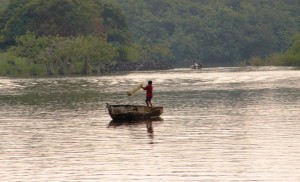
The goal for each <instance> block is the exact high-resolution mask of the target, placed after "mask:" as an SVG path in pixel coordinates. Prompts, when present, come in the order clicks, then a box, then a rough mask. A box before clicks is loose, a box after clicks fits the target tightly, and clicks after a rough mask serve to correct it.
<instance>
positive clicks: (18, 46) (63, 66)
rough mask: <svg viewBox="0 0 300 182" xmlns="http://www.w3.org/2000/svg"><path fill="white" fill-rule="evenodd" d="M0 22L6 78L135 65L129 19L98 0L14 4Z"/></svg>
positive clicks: (0, 64)
mask: <svg viewBox="0 0 300 182" xmlns="http://www.w3.org/2000/svg"><path fill="white" fill-rule="evenodd" d="M1 14H2V16H1V18H0V31H1V32H0V46H1V49H2V50H5V52H4V53H2V54H1V55H0V56H1V57H0V58H1V61H0V74H2V75H24V74H30V75H57V74H79V73H82V74H90V73H101V72H105V71H106V70H105V69H106V67H108V66H109V65H111V64H115V62H116V61H130V60H137V59H139V58H140V57H141V56H140V55H139V54H138V51H137V49H136V47H137V46H136V45H134V44H133V43H132V42H131V41H130V34H129V32H128V26H127V21H126V17H125V16H124V14H122V12H121V10H120V9H119V8H118V7H116V6H115V5H113V4H111V3H107V2H104V1H100V0H89V1H85V0H51V1H44V0H11V1H10V4H8V6H7V8H6V9H4V10H3V11H2V13H1Z"/></svg>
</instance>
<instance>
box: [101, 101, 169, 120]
mask: <svg viewBox="0 0 300 182" xmlns="http://www.w3.org/2000/svg"><path fill="white" fill-rule="evenodd" d="M106 107H107V109H108V112H109V115H110V117H111V118H112V119H113V120H126V119H147V118H158V117H159V116H160V115H161V114H162V113H163V107H148V106H139V105H110V104H108V103H106Z"/></svg>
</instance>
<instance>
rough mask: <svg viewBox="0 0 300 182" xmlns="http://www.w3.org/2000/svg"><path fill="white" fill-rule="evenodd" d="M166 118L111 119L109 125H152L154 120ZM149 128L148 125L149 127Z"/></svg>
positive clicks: (158, 120) (161, 120) (159, 120)
mask: <svg viewBox="0 0 300 182" xmlns="http://www.w3.org/2000/svg"><path fill="white" fill-rule="evenodd" d="M163 121H164V120H163V119H162V118H161V117H157V118H151V119H135V120H126V119H125V120H111V121H110V122H109V124H108V127H116V126H122V125H140V124H147V126H148V125H150V124H151V125H152V122H163ZM147 128H148V127H147Z"/></svg>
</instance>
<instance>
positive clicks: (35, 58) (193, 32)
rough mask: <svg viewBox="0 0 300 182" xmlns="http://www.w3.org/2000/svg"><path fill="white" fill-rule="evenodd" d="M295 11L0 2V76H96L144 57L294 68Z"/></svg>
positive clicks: (287, 2)
mask: <svg viewBox="0 0 300 182" xmlns="http://www.w3.org/2000/svg"><path fill="white" fill-rule="evenodd" d="M299 9H300V1H298V0H266V1H262V0H251V1H249V0H185V1H182V0H151V1H148V0H126V1H124V0H49V1H44V0H0V49H1V52H0V75H58V74H99V73H103V72H107V71H110V69H111V68H114V69H116V70H120V68H117V67H118V65H122V68H123V67H124V65H126V63H127V62H128V63H130V64H129V65H130V67H135V68H136V67H137V68H140V66H132V65H134V64H135V63H132V62H135V61H136V62H137V63H136V64H139V65H140V64H141V63H142V64H144V63H145V61H147V60H151V61H153V62H154V63H155V64H156V65H157V63H159V62H161V63H163V64H160V65H165V64H166V63H168V64H173V65H175V66H176V67H180V66H189V65H190V64H191V63H192V62H194V61H201V62H202V64H203V65H204V66H225V65H228V66H235V65H238V64H240V62H241V61H242V60H245V61H243V62H244V63H245V64H253V65H269V64H273V65H274V64H275V65H300V60H299V52H300V51H299V47H300V45H299V36H297V34H298V33H299V32H300V31H299V30H300V12H299ZM138 61H139V62H138ZM145 65H147V64H145ZM166 65H167V64H166ZM152 66H153V65H152ZM125 67H126V66H125ZM167 67H168V66H167Z"/></svg>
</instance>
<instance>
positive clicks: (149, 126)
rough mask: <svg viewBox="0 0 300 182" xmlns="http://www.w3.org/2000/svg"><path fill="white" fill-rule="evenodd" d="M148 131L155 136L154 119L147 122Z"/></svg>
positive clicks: (151, 135)
mask: <svg viewBox="0 0 300 182" xmlns="http://www.w3.org/2000/svg"><path fill="white" fill-rule="evenodd" d="M147 132H148V135H149V136H150V137H151V138H153V136H154V130H153V127H152V121H149V122H147Z"/></svg>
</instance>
